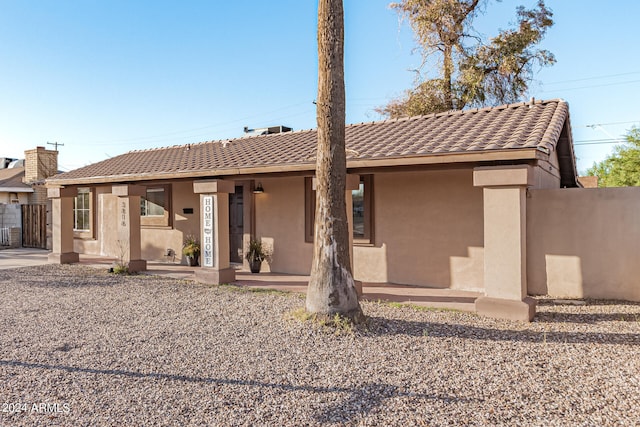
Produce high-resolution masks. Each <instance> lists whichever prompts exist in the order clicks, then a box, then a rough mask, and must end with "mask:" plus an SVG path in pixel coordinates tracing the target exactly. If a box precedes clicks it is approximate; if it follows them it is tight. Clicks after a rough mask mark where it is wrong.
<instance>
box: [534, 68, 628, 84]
mask: <svg viewBox="0 0 640 427" xmlns="http://www.w3.org/2000/svg"><path fill="white" fill-rule="evenodd" d="M632 74H640V71H631V72H629V73H620V74H608V75H605V76H596V77H584V78H582V79H572V80H561V81H557V82H549V83H545V84H547V85H556V84H564V83H575V82H583V81H586V80H598V79H608V78H610V77H620V76H629V75H632Z"/></svg>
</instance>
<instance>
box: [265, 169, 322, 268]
mask: <svg viewBox="0 0 640 427" xmlns="http://www.w3.org/2000/svg"><path fill="white" fill-rule="evenodd" d="M260 182H261V183H262V186H263V187H264V190H265V192H264V193H262V194H256V195H255V198H254V203H255V226H256V228H255V236H256V237H257V238H261V239H262V240H263V241H265V242H266V243H268V244H271V245H273V257H272V261H271V263H270V264H268V265H267V263H263V266H262V268H263V271H273V272H281V273H292V274H309V271H310V269H311V257H312V249H313V245H312V244H311V243H306V242H305V241H304V230H305V229H304V178H303V177H290V178H270V179H261V180H260Z"/></svg>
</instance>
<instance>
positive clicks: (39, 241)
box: [22, 205, 47, 249]
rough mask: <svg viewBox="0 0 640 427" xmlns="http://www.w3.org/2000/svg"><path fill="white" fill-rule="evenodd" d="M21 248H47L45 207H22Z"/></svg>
mask: <svg viewBox="0 0 640 427" xmlns="http://www.w3.org/2000/svg"><path fill="white" fill-rule="evenodd" d="M22 246H24V247H26V248H42V249H46V248H47V206H46V205H22Z"/></svg>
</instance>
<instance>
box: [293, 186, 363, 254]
mask: <svg viewBox="0 0 640 427" xmlns="http://www.w3.org/2000/svg"><path fill="white" fill-rule="evenodd" d="M304 185H305V191H304V197H305V241H306V242H313V232H314V230H313V223H314V218H315V212H316V192H315V191H314V189H313V178H310V177H308V178H305V181H304ZM351 198H352V203H353V243H355V244H371V243H373V241H374V240H373V175H362V176H360V185H359V187H358V189H357V190H352V191H351Z"/></svg>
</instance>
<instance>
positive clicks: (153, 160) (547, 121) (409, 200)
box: [47, 100, 579, 320]
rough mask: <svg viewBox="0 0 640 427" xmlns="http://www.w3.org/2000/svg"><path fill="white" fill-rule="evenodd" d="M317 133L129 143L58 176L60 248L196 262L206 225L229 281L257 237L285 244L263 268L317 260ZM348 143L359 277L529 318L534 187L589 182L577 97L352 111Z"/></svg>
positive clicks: (218, 273) (306, 265) (218, 270)
mask: <svg viewBox="0 0 640 427" xmlns="http://www.w3.org/2000/svg"><path fill="white" fill-rule="evenodd" d="M316 135H317V133H316V130H304V131H292V132H282V133H275V134H268V135H260V136H248V137H243V138H237V139H230V140H221V141H210V142H202V143H198V144H187V145H181V146H172V147H165V148H158V149H150V150H141V151H131V152H128V153H126V154H122V155H120V156H117V157H113V158H110V159H107V160H104V161H101V162H98V163H95V164H92V165H89V166H86V167H83V168H80V169H76V170H73V171H70V172H66V173H62V174H59V175H57V176H55V177H52V178H49V179H48V180H47V186H48V187H49V196H50V197H51V198H52V199H53V202H54V204H53V217H54V219H53V234H54V250H53V253H52V254H51V257H50V259H51V260H52V261H53V262H75V261H77V259H78V253H83V254H96V255H108V256H114V257H119V256H123V257H124V258H125V259H127V260H128V261H129V262H130V268H131V269H133V270H136V269H144V268H145V266H146V264H145V263H146V261H147V260H162V261H170V262H176V263H185V260H184V259H183V257H182V255H181V247H182V244H183V241H184V239H185V237H186V236H187V235H196V236H200V239H201V240H202V243H203V251H204V253H203V259H202V260H201V264H202V265H203V267H202V268H200V269H198V277H199V278H200V279H202V280H208V281H211V282H230V281H233V280H234V274H235V273H234V270H233V268H231V263H242V262H245V261H244V260H243V258H244V257H243V248H246V247H247V245H248V242H249V240H250V239H251V238H258V239H262V240H263V241H264V242H266V243H268V244H269V245H271V246H272V248H273V256H272V259H271V260H270V262H269V263H268V265H264V266H263V267H264V269H269V270H270V271H272V272H280V273H295V274H308V273H309V271H310V266H311V257H312V246H313V243H312V236H313V232H312V226H313V219H314V218H313V216H314V203H315V196H314V190H313V188H314V184H313V176H314V169H315V156H316ZM346 146H347V169H348V174H349V178H348V184H347V185H348V188H347V189H346V196H347V197H346V198H347V203H348V205H349V206H350V208H349V209H348V212H349V215H350V220H351V224H350V227H351V229H352V230H353V242H352V253H353V261H352V262H353V272H354V277H355V279H356V280H360V281H365V282H386V283H397V284H408V285H416V286H428V287H438V288H452V289H462V290H474V291H480V292H483V293H484V295H485V296H484V297H482V298H479V299H478V301H476V308H477V311H478V312H480V313H485V314H489V315H494V316H499V317H511V318H520V319H525V320H526V319H531V318H532V316H533V313H535V308H534V305H535V304H534V302H533V301H532V300H531V299H530V298H528V294H532V293H540V290H537V291H536V292H532V290H531V289H528V285H527V275H528V271H527V235H528V231H527V218H526V217H527V198H528V197H529V195H530V192H531V191H533V190H536V189H561V188H577V187H579V184H578V181H577V176H576V164H575V157H574V153H573V145H572V136H571V125H570V120H569V107H568V104H567V103H566V102H565V101H563V100H550V101H534V100H532V101H531V102H523V103H519V104H513V105H504V106H500V107H494V108H483V109H474V110H465V111H456V112H449V113H442V114H434V115H428V116H420V117H412V118H406V119H395V120H385V121H380V122H373V123H360V124H353V125H349V126H347V127H346ZM256 190H258V191H256ZM245 263H246V262H245ZM265 264H266V263H265ZM245 266H246V265H245ZM543 268H544V267H543ZM545 286H547V285H545ZM542 292H543V293H544V289H543V290H542Z"/></svg>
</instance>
